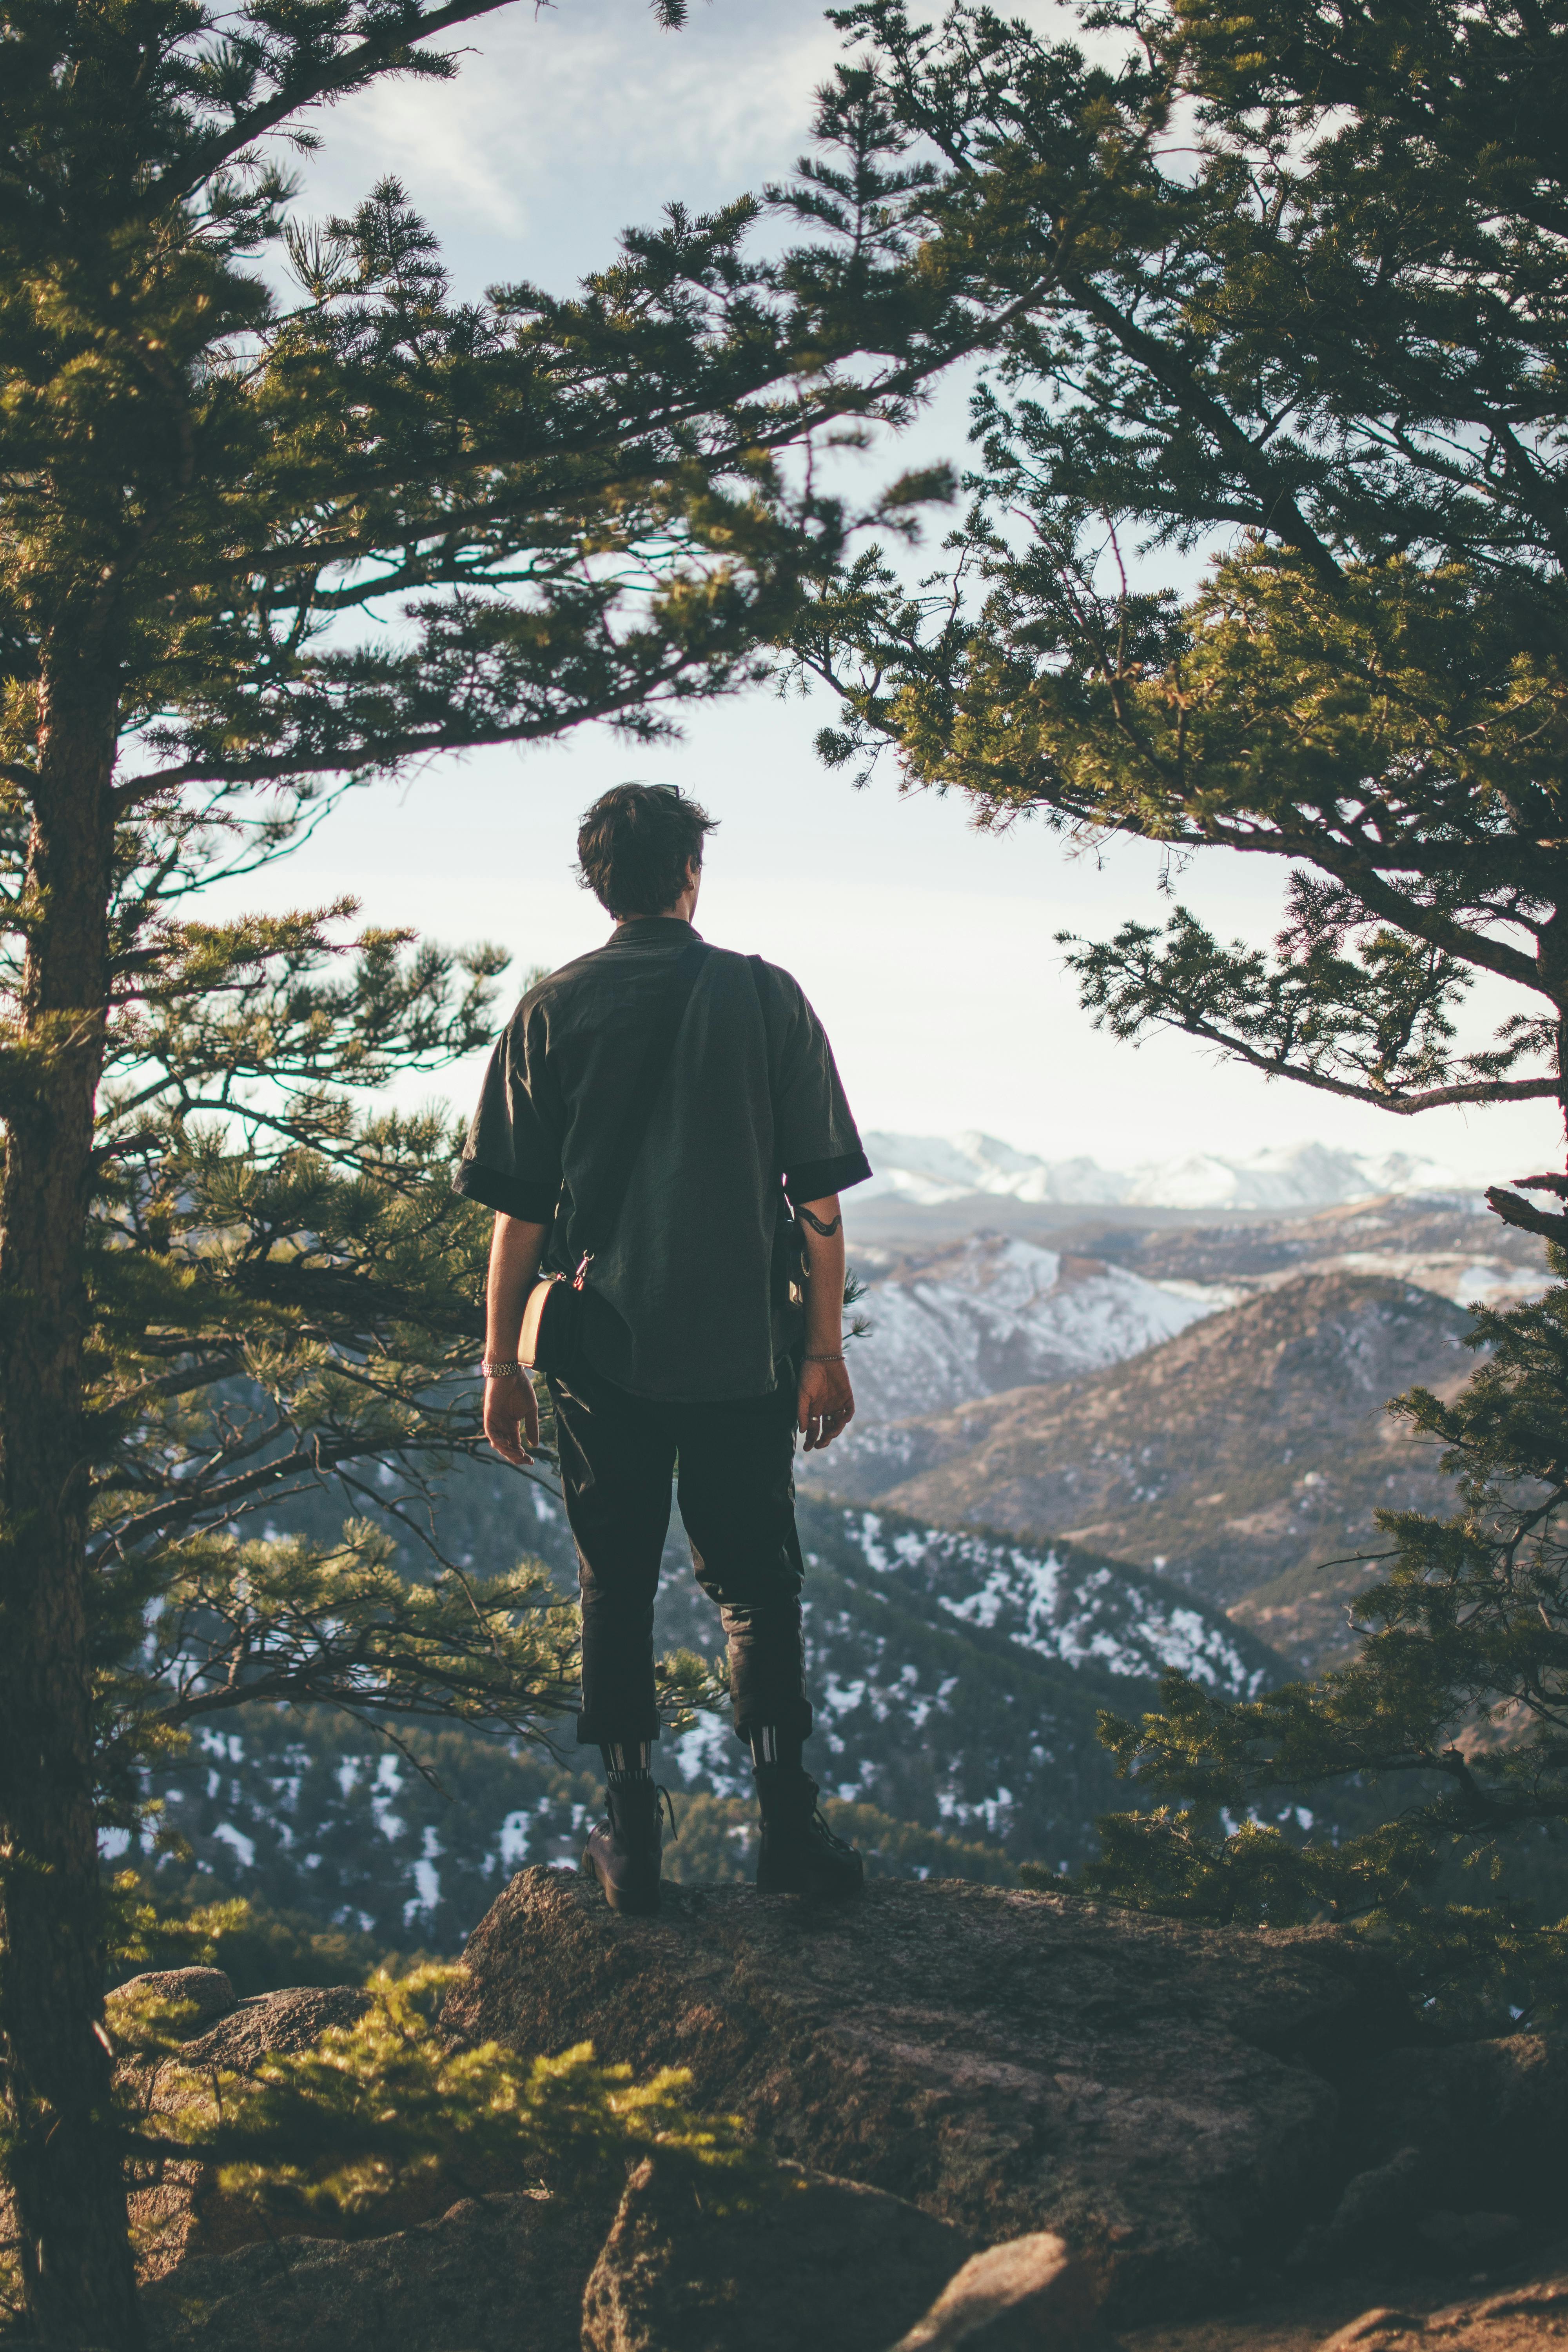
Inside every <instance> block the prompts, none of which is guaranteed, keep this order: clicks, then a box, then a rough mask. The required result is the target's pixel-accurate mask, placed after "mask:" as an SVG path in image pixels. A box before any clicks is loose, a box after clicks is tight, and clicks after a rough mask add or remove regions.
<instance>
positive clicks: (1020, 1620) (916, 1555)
mask: <svg viewBox="0 0 1568 2352" xmlns="http://www.w3.org/2000/svg"><path fill="white" fill-rule="evenodd" d="M844 1530H845V1534H846V1535H847V1537H848V1538H849V1540H850V1541H851V1542H852V1543H853V1545H854V1547H855V1549H856V1550H857V1551H858V1553H859V1555H860V1558H861V1559H863V1560H864V1561H865V1563H866V1566H867V1567H868V1569H869V1570H871V1572H872V1573H873V1575H876V1576H883V1577H885V1576H896V1575H899V1574H900V1571H902V1580H904V1581H905V1582H906V1584H907V1583H911V1582H918V1584H919V1585H921V1586H923V1587H924V1589H925V1591H927V1593H929V1595H930V1597H931V1599H932V1600H934V1601H935V1602H936V1605H937V1607H938V1608H939V1609H941V1610H942V1611H943V1612H945V1613H946V1614H947V1615H948V1616H950V1617H953V1618H956V1619H957V1620H958V1621H959V1622H960V1623H961V1624H965V1625H972V1626H976V1627H978V1628H980V1629H982V1630H983V1631H984V1632H986V1633H1001V1634H1003V1635H1004V1636H1005V1638H1006V1639H1007V1640H1008V1641H1009V1642H1011V1643H1015V1644H1016V1647H1017V1648H1019V1649H1021V1650H1032V1651H1033V1652H1034V1653H1035V1654H1036V1655H1037V1656H1038V1657H1042V1658H1054V1659H1057V1660H1058V1661H1059V1662H1060V1663H1061V1664H1063V1665H1068V1666H1082V1665H1095V1666H1099V1667H1100V1668H1101V1669H1102V1670H1103V1671H1104V1672H1106V1673H1108V1674H1112V1675H1119V1676H1121V1675H1138V1676H1141V1677H1142V1678H1145V1679H1148V1678H1151V1677H1154V1676H1157V1675H1163V1674H1168V1673H1170V1672H1172V1671H1174V1672H1175V1673H1177V1674H1183V1675H1190V1676H1191V1677H1192V1679H1193V1680H1194V1681H1195V1682H1200V1683H1203V1684H1205V1685H1207V1687H1208V1688H1209V1689H1211V1690H1215V1691H1223V1692H1224V1693H1225V1695H1226V1696H1227V1697H1231V1698H1244V1697H1245V1698H1251V1697H1254V1696H1256V1695H1257V1693H1258V1691H1259V1690H1260V1689H1261V1688H1262V1687H1263V1684H1264V1680H1265V1676H1264V1673H1263V1670H1262V1669H1261V1668H1259V1667H1257V1666H1254V1665H1252V1664H1249V1662H1248V1660H1247V1657H1246V1656H1245V1655H1244V1654H1243V1653H1242V1650H1241V1648H1240V1646H1239V1644H1238V1643H1237V1641H1236V1640H1235V1638H1234V1636H1233V1635H1232V1634H1231V1633H1229V1631H1228V1630H1227V1629H1226V1625H1225V1622H1224V1620H1223V1619H1220V1618H1218V1617H1217V1615H1209V1614H1205V1612H1203V1611H1201V1610H1199V1609H1197V1608H1195V1607H1194V1605H1193V1604H1192V1602H1191V1601H1187V1600H1185V1599H1184V1598H1183V1597H1182V1596H1181V1595H1180V1594H1178V1593H1176V1592H1174V1591H1169V1592H1168V1591H1164V1590H1163V1588H1162V1587H1161V1586H1160V1585H1159V1584H1158V1582H1157V1581H1156V1580H1154V1579H1152V1578H1144V1577H1141V1576H1139V1575H1137V1574H1135V1573H1134V1572H1132V1571H1130V1570H1121V1569H1117V1568H1112V1567H1111V1566H1110V1565H1109V1564H1106V1563H1100V1564H1099V1565H1097V1566H1094V1567H1079V1568H1077V1569H1076V1570H1074V1568H1073V1567H1071V1566H1069V1565H1068V1563H1067V1562H1065V1561H1064V1559H1063V1558H1062V1556H1061V1554H1060V1553H1059V1552H1058V1550H1057V1549H1055V1547H1054V1546H1050V1545H1047V1546H1046V1547H1044V1548H1043V1549H1042V1548H1039V1547H1031V1546H1029V1545H1028V1544H1022V1543H1008V1542H1006V1541H1005V1540H1003V1539H1001V1538H996V1537H990V1536H983V1535H973V1534H965V1533H962V1532H961V1531H959V1530H958V1529H956V1528H932V1527H910V1526H908V1525H900V1528H899V1531H898V1533H897V1534H889V1531H888V1526H887V1522H886V1521H885V1519H884V1517H883V1516H882V1514H881V1513H880V1512H878V1511H858V1512H857V1511H846V1513H845V1517H844ZM906 1597H908V1596H907V1592H906Z"/></svg>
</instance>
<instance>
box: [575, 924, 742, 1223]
mask: <svg viewBox="0 0 1568 2352" xmlns="http://www.w3.org/2000/svg"><path fill="white" fill-rule="evenodd" d="M709 953H710V950H709V947H708V943H707V941H706V940H689V942H688V944H687V945H686V946H685V947H683V948H682V949H681V950H680V953H679V955H678V956H677V958H676V960H675V968H674V970H673V971H672V972H671V973H670V977H669V986H668V989H667V990H666V992H665V994H664V996H663V998H662V1000H661V1001H660V1003H659V1007H658V1014H657V1016H656V1018H655V1022H654V1026H653V1030H652V1033H651V1034H650V1035H649V1037H648V1040H647V1049H646V1051H645V1053H644V1055H643V1057H642V1062H641V1066H640V1067H639V1069H638V1072H637V1082H636V1084H635V1085H634V1086H632V1087H629V1088H628V1089H627V1094H626V1105H625V1109H624V1112H623V1115H622V1118H621V1123H620V1126H619V1128H618V1129H616V1133H615V1135H614V1137H613V1138H612V1139H611V1141H610V1143H609V1145H608V1147H607V1148H606V1150H605V1156H604V1158H603V1160H601V1161H600V1163H599V1165H598V1167H597V1168H595V1170H594V1171H593V1176H592V1179H591V1181H590V1182H589V1184H588V1185H587V1186H586V1187H585V1188H584V1200H583V1202H582V1205H581V1208H580V1209H579V1212H578V1213H577V1214H576V1215H575V1216H574V1218H573V1220H572V1248H573V1251H574V1254H575V1255H579V1256H582V1257H585V1258H586V1257H593V1256H595V1255H596V1254H597V1252H598V1251H599V1250H601V1249H602V1248H603V1247H604V1245H605V1242H607V1241H608V1239H609V1237H610V1232H611V1228H612V1227H613V1226H614V1224H615V1222H616V1218H617V1217H618V1216H619V1215H620V1213H621V1203H622V1202H623V1201H624V1200H625V1199H626V1187H627V1186H628V1185H629V1184H630V1182H631V1181H632V1170H633V1169H634V1168H635V1167H636V1165H637V1153H638V1152H639V1151H640V1150H642V1140H643V1137H644V1136H645V1135H646V1134H647V1126H648V1121H649V1119H651V1118H652V1117H653V1114H654V1108H655V1106H656V1104H657V1103H658V1097H659V1096H660V1094H661V1093H662V1091H663V1088H664V1081H665V1078H666V1076H668V1071H669V1064H670V1057H671V1056H672V1055H673V1054H674V1052H675V1040H676V1037H677V1036H678V1034H679V1030H680V1024H681V1023H682V1021H683V1020H684V1019H685V1017H686V1008H687V1006H688V1004H689V1003H690V1001H691V992H692V990H693V989H694V988H695V987H696V985H697V975H698V973H699V972H700V970H701V969H702V966H703V964H704V963H705V962H706V961H707V959H708V956H709Z"/></svg>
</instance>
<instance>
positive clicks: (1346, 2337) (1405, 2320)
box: [1321, 2304, 1424, 2352]
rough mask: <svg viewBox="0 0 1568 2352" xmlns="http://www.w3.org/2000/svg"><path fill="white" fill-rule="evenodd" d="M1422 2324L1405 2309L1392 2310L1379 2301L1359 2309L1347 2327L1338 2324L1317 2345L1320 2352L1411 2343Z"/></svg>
mask: <svg viewBox="0 0 1568 2352" xmlns="http://www.w3.org/2000/svg"><path fill="white" fill-rule="evenodd" d="M1423 2326H1424V2323H1423V2322H1422V2321H1421V2320H1419V2319H1415V2318H1413V2317H1412V2316H1411V2315H1410V2313H1409V2312H1407V2311H1393V2310H1390V2309H1389V2308H1388V2306H1387V2305H1382V2304H1380V2305H1378V2307H1377V2309H1376V2310H1375V2311H1363V2313H1362V2315H1361V2317H1360V2318H1359V2319H1352V2321H1351V2324H1350V2326H1348V2327H1342V2328H1341V2329H1340V2330H1339V2331H1338V2333H1337V2334H1336V2335H1333V2336H1330V2337H1329V2339H1328V2342H1327V2343H1326V2344H1324V2345H1323V2346H1322V2347H1321V2352H1355V2347H1358V2346H1362V2345H1367V2346H1372V2347H1379V2346H1383V2345H1389V2346H1394V2345H1400V2344H1409V2343H1413V2342H1414V2341H1415V2338H1416V2337H1418V2336H1420V2335H1421V2334H1422V2332H1423Z"/></svg>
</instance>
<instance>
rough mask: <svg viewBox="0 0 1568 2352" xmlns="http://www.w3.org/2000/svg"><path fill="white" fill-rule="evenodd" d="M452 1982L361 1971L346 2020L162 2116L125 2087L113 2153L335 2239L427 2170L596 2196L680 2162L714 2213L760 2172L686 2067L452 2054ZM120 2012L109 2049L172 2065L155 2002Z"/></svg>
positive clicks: (165, 2021)
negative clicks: (710, 2115) (170, 2167)
mask: <svg viewBox="0 0 1568 2352" xmlns="http://www.w3.org/2000/svg"><path fill="white" fill-rule="evenodd" d="M459 1974H460V1970H458V1969H456V1968H452V1967H449V1966H443V1965H439V1964H437V1963H433V1962H426V1964H425V1965H424V1966H422V1967H417V1968H415V1969H411V1970H410V1971H409V1972H408V1973H407V1974H405V1975H403V1976H395V1975H393V1974H392V1973H390V1972H389V1971H388V1970H386V1969H378V1970H377V1971H376V1973H375V1975H374V1977H373V1978H372V1979H371V1982H370V1986H369V1992H370V2002H369V2005H368V2007H367V2009H366V2011H365V2012H364V2014H363V2016H362V2017H361V2018H359V2019H358V2020H357V2021H355V2022H354V2023H353V2025H351V2026H333V2027H331V2028H329V2029H328V2030H327V2031H326V2032H324V2033H323V2034H322V2035H321V2038H320V2040H319V2041H318V2042H316V2043H315V2044H314V2046H313V2047H312V2048H310V2049H309V2050H303V2051H298V2052H292V2053H271V2054H269V2055H268V2056H267V2057H265V2058H263V2059H262V2060H261V2061H260V2063H259V2064H258V2066H257V2068H256V2070H255V2072H254V2074H247V2075H243V2076H240V2075H232V2074H229V2075H226V2074H223V2073H221V2072H220V2073H219V2074H217V2075H216V2077H208V2076H205V2075H201V2076H198V2075H195V2074H193V2075H192V2078H191V2093H192V2095H191V2098H190V2100H189V2102H188V2104H181V2105H178V2106H176V2107H174V2112H172V2113H170V2114H168V2116H167V2119H166V2120H164V2119H163V2118H161V2117H156V2116H148V2115H145V2114H138V2112H137V2109H136V2104H135V2100H134V2095H132V2097H131V2098H129V2099H128V2100H127V2101H126V2103H125V2108H124V2111H123V2112H124V2124H123V2126H122V2128H123V2131H124V2138H125V2144H126V2147H127V2150H128V2153H129V2154H131V2155H132V2156H133V2157H134V2158H138V2159H140V2160H142V2161H144V2162H145V2161H149V2160H154V2161H155V2160H156V2159H157V2158H161V2157H162V2158H168V2157H169V2156H171V2155H176V2154H177V2155H179V2156H182V2157H185V2158H189V2157H191V2156H193V2155H197V2156H200V2157H202V2158H205V2160H206V2161H208V2162H210V2163H213V2164H215V2165H216V2168H217V2178H218V2184H219V2187H220V2188H221V2189H224V2190H226V2191H227V2192H228V2193H230V2194H237V2195H240V2196H244V2197H248V2198H250V2199H252V2200H255V2201H256V2202H257V2203H258V2204H259V2205H260V2206H261V2207H262V2208H263V2210H265V2211H267V2212H268V2213H270V2214H272V2215H274V2216H276V2217H277V2218H279V2219H280V2220H285V2221H294V2222H296V2223H298V2222H301V2221H305V2222H309V2223H310V2224H311V2225H312V2226H314V2227H316V2228H321V2226H322V2225H323V2224H325V2225H326V2226H327V2227H329V2228H330V2229H333V2230H335V2231H341V2232H342V2234H344V2235H347V2236H351V2237H352V2236H359V2235H374V2233H375V2231H377V2229H378V2228H381V2229H384V2228H385V2227H386V2226H387V2223H386V2220H385V2215H386V2212H387V2209H388V2206H389V2204H390V2202H391V2200H393V2199H395V2198H397V2197H399V2196H402V2195H405V2194H406V2193H407V2192H408V2191H409V2190H411V2189H417V2188H418V2187H419V2186H420V2185H421V2184H422V2183H424V2182H426V2181H429V2180H433V2179H439V2180H440V2182H441V2185H442V2189H443V2191H445V2190H447V2189H451V2190H452V2191H453V2192H454V2193H456V2194H459V2195H461V2194H464V2193H467V2194H468V2195H476V2194H477V2195H483V2194H485V2193H486V2192H487V2191H489V2190H492V2189H496V2188H498V2187H502V2186H504V2187H507V2188H513V2189H521V2188H524V2187H528V2186H531V2185H533V2184H536V2183H541V2182H542V2183H544V2184H546V2185H548V2186H549V2187H550V2188H551V2189H555V2190H556V2191H558V2192H560V2193H563V2194H566V2195H570V2194H572V2193H573V2192H574V2191H575V2192H578V2193H581V2192H582V2191H584V2190H585V2189H592V2190H594V2191H595V2193H597V2194H599V2195H603V2194H604V2190H605V2182H606V2181H614V2180H615V2179H616V2177H617V2173H618V2172H619V2171H620V2170H621V2169H623V2168H626V2166H627V2165H629V2164H630V2163H631V2162H635V2161H636V2160H637V2158H638V2157H640V2156H644V2155H650V2154H653V2153H655V2152H657V2153H658V2155H659V2156H660V2158H661V2159H662V2160H663V2161H665V2162H667V2163H669V2162H674V2163H682V2164H687V2165H689V2166H691V2167H692V2168H695V2169H697V2170H698V2171H699V2172H700V2175H701V2176H702V2179H703V2186H704V2193H705V2196H711V2197H714V2198H715V2199H716V2200H717V2201H718V2202H719V2203H720V2204H721V2205H722V2204H724V2203H725V2202H727V2201H730V2200H733V2201H736V2202H744V2201H746V2200H748V2199H749V2198H750V2197H752V2196H754V2195H755V2194H756V2193H757V2191H758V2189H760V2188H761V2187H762V2186H763V2183H764V2181H765V2180H766V2178H767V2173H768V2169H769V2168H767V2167H766V2166H765V2164H764V2163H763V2161H762V2160H761V2159H760V2158H758V2157H757V2156H756V2154H755V2153H754V2152H753V2150H752V2148H750V2147H748V2146H747V2145H746V2144H745V2143H744V2142H743V2140H742V2137H741V2132H740V2126H739V2125H738V2124H737V2123H736V2122H735V2121H734V2119H733V2118H728V2117H720V2118H715V2119H706V2118H702V2117H699V2116H696V2115H694V2114H693V2113H692V2111H691V2109H690V2107H689V2105H688V2104H687V2101H686V2098H685V2093H686V2091H687V2090H688V2088H689V2084H690V2076H689V2074H685V2073H682V2072H679V2071H678V2070H676V2069H674V2068H671V2067H665V2068H663V2069H661V2071H660V2072H659V2073H658V2074H655V2075H652V2076H650V2077H649V2079H648V2080H647V2082H644V2083H634V2082H633V2080H632V2074H631V2068H630V2067H629V2066H624V2065H611V2066H606V2065H601V2064H600V2063H598V2062H597V2061H596V2060H595V2055H594V2052H593V2049H592V2046H591V2045H590V2044H589V2043H587V2042H584V2043H582V2044H580V2045H579V2046H578V2047H577V2048H575V2049H573V2050H568V2051H563V2052H562V2053H560V2055H559V2056H550V2057H533V2058H523V2057H519V2056H518V2055H517V2053H515V2052H513V2051H510V2050H508V2049H506V2048H505V2047H504V2046H503V2045H502V2044H501V2043H500V2042H481V2043H479V2044H478V2045H477V2046H475V2047H472V2048H464V2047H458V2046H455V2045H454V2044H453V2043H452V2042H451V2040H450V2039H449V2037H448V2036H447V2035H446V2034H444V2033H443V2032H442V2031H441V2028H440V2021H439V2020H440V2008H441V2003H442V2001H443V2000H445V1997H446V1995H447V1991H448V1990H450V1988H451V1985H452V1982H453V1980H454V1979H455V1978H456V1977H458V1975H459ZM120 2008H121V2015H120V2016H117V2019H116V2023H117V2025H118V2026H119V2028H120V2031H121V2046H122V2048H123V2049H124V2050H125V2051H126V2052H127V2053H133V2054H134V2055H135V2056H138V2057H141V2058H142V2059H143V2060H146V2059H148V2058H163V2060H164V2061H165V2063H169V2062H171V2061H172V2062H173V2063H174V2065H176V2066H177V2065H178V2063H179V2054H178V2053H179V2042H178V2038H177V2036H178V2031H179V2027H180V2024H181V2022H182V2021H181V2019H180V2018H179V2017H178V2015H177V2014H175V2013H174V2010H173V2009H172V2008H171V2006H170V2004H168V2003H166V2002H154V2001H149V2000H142V2001H140V2002H132V2001H131V2000H126V2001H125V2002H124V2003H122V2004H121V2005H120ZM127 2012H128V2013H127ZM128 2072H129V2070H128ZM132 2079H133V2077H132ZM128 2087H129V2084H128ZM170 2105H173V2103H170Z"/></svg>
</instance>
